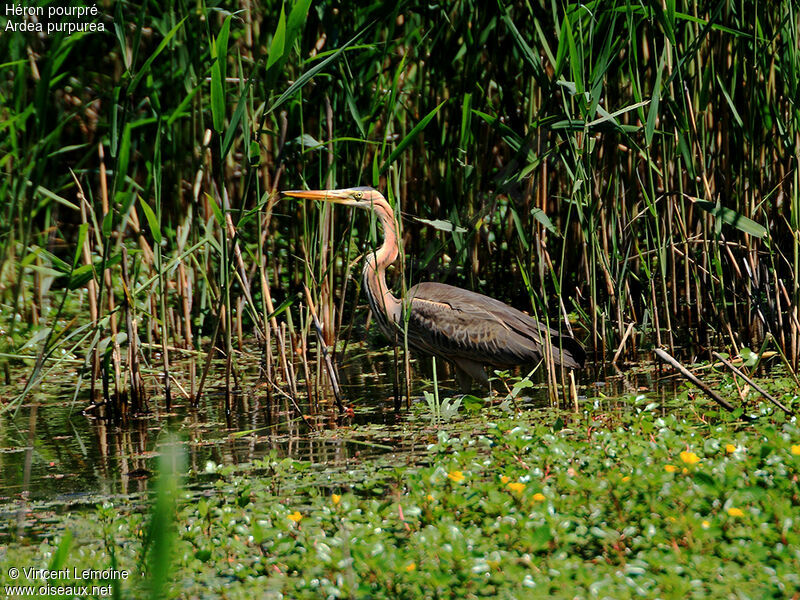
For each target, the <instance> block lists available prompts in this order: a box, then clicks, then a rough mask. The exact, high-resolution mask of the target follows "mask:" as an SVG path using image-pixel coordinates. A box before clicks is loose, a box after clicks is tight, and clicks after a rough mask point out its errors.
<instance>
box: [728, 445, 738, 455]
mask: <svg viewBox="0 0 800 600" xmlns="http://www.w3.org/2000/svg"><path fill="white" fill-rule="evenodd" d="M725 452H727V453H728V454H733V453H734V452H736V446H734V445H733V444H725Z"/></svg>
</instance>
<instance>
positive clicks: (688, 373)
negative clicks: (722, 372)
mask: <svg viewBox="0 0 800 600" xmlns="http://www.w3.org/2000/svg"><path fill="white" fill-rule="evenodd" d="M655 352H656V356H658V358H660V359H661V360H663V361H664V362H665V363H667V364H668V365H670V366H671V367H673V368H674V369H677V370H678V371H679V372H680V374H681V375H683V376H684V377H685V378H686V379H688V380H689V381H691V382H692V383H693V384H694V385H696V386H697V387H698V388H700V389H701V390H702V391H703V393H705V394H706V395H707V396H708V397H709V398H711V399H712V400H713V401H714V402H716V403H717V404H719V405H720V406H721V407H722V408H724V409H725V410H727V411H730V412H733V411H734V410H736V409H735V408H734V406H733V405H732V404H731V403H730V402H728V401H727V400H725V399H724V398H723V397H722V396H720V395H719V394H717V393H716V392H715V391H714V390H712V389H711V388H710V387H708V386H707V385H706V384H705V383H703V382H702V381H700V380H699V379H698V378H697V376H696V375H695V374H694V373H692V372H691V371H690V370H689V369H687V368H686V367H684V366H683V365H682V364H681V363H679V362H678V361H677V360H676V359H675V358H673V357H672V356H671V355H670V354H669V353H668V352H666V351H664V350H662V349H661V348H656V351H655Z"/></svg>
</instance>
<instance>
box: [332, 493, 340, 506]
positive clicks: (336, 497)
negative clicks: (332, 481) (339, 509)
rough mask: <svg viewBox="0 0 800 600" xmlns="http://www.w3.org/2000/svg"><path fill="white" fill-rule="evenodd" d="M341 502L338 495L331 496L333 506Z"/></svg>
mask: <svg viewBox="0 0 800 600" xmlns="http://www.w3.org/2000/svg"><path fill="white" fill-rule="evenodd" d="M341 501H342V497H341V496H340V495H339V494H331V502H333V505H334V506H336V505H337V504H339V502H341Z"/></svg>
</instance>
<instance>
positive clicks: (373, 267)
mask: <svg viewBox="0 0 800 600" xmlns="http://www.w3.org/2000/svg"><path fill="white" fill-rule="evenodd" d="M384 203H385V201H384ZM385 204H386V205H385V206H382V205H380V204H378V203H376V204H375V207H374V209H375V214H376V215H377V216H378V219H379V220H380V222H381V226H382V227H383V245H381V247H380V248H379V249H378V250H377V251H376V252H370V253H368V254H367V257H366V260H365V263H364V285H365V286H366V288H367V290H366V292H367V297H368V298H369V301H370V306H371V308H372V310H373V312H374V313H375V317H376V319H377V320H378V324H379V325H380V326H381V329H383V330H384V333H385V334H386V335H387V336H390V331H391V328H390V327H389V323H390V322H394V323H399V322H400V320H401V314H402V310H401V305H400V300H398V299H397V298H395V297H394V295H392V292H391V291H390V290H389V286H387V285H386V267H388V266H389V265H391V264H392V263H393V262H394V261H395V260H396V259H397V227H396V225H395V222H394V215H393V214H392V212H391V208H390V207H389V205H388V203H385ZM382 317H383V319H382ZM384 319H385V321H384Z"/></svg>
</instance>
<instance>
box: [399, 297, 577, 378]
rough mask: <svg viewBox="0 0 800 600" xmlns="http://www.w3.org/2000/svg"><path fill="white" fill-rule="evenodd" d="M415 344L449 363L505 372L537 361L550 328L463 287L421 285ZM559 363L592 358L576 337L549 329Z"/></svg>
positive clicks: (415, 302)
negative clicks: (465, 362) (459, 360)
mask: <svg viewBox="0 0 800 600" xmlns="http://www.w3.org/2000/svg"><path fill="white" fill-rule="evenodd" d="M407 297H408V299H409V300H410V302H411V306H410V314H409V321H408V335H409V343H410V344H411V345H412V346H416V347H417V348H419V349H420V350H423V351H425V352H428V353H431V354H436V355H439V356H443V357H445V358H449V359H451V360H452V359H456V358H464V359H469V360H473V361H477V362H482V363H488V364H492V365H495V366H498V367H505V366H511V365H517V364H523V363H531V362H536V361H538V360H540V359H541V357H542V346H543V343H544V338H545V335H546V332H547V331H548V328H547V327H545V326H544V325H543V324H541V323H539V322H538V321H536V320H535V319H533V318H531V317H530V316H528V315H526V314H525V313H523V312H522V311H519V310H517V309H516V308H512V307H511V306H508V305H507V304H503V303H502V302H500V301H499V300H495V299H494V298H489V297H488V296H484V295H483V294H477V293H475V292H470V291H468V290H464V289H461V288H457V287H453V286H451V285H445V284H442V283H420V284H418V285H415V286H414V287H412V288H411V289H410V290H409V291H408V296H407ZM549 333H550V337H551V340H552V344H553V353H554V357H555V360H556V362H558V363H560V364H562V365H564V366H565V367H571V368H580V367H582V366H583V362H584V360H585V357H586V353H585V352H584V350H583V347H582V346H581V345H580V344H579V343H578V342H576V341H575V340H574V339H573V338H571V337H569V336H566V335H559V333H558V332H557V331H554V330H552V329H550V330H549Z"/></svg>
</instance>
